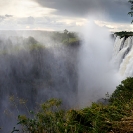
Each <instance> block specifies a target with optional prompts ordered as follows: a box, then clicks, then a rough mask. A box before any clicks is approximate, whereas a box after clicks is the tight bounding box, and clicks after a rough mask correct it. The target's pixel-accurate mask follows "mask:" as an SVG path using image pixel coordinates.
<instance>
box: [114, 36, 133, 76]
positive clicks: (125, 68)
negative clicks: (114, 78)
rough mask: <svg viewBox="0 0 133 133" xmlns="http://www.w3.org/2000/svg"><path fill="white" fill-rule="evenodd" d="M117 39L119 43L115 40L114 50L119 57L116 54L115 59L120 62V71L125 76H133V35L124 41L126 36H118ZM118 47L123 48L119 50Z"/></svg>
mask: <svg viewBox="0 0 133 133" xmlns="http://www.w3.org/2000/svg"><path fill="white" fill-rule="evenodd" d="M116 40H118V42H119V45H118V43H117V42H115V44H114V45H115V46H116V47H114V51H115V53H116V57H119V58H116V57H115V56H114V60H115V62H117V63H118V64H119V65H118V72H119V74H120V75H121V76H122V77H123V78H126V77H129V76H133V47H132V45H133V37H128V38H127V39H126V40H125V41H124V42H123V43H122V41H123V40H124V38H120V37H116ZM118 47H121V49H119V50H118Z"/></svg>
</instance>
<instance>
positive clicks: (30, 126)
mask: <svg viewBox="0 0 133 133" xmlns="http://www.w3.org/2000/svg"><path fill="white" fill-rule="evenodd" d="M107 99H108V100H109V104H108V105H104V104H102V103H92V105H91V106H90V107H86V108H83V109H72V110H68V111H66V110H62V109H61V108H60V104H61V101H60V100H56V99H51V100H49V101H47V102H46V103H43V104H41V105H40V108H39V109H38V110H37V112H30V113H31V117H27V116H25V115H20V116H18V125H20V127H19V130H18V129H17V128H15V127H14V129H13V131H12V133H13V132H21V133H22V132H24V133H131V132H133V127H132V124H133V112H132V110H133V106H132V104H133V78H132V77H129V78H127V79H126V80H124V81H122V82H121V84H120V85H119V86H118V87H117V88H116V90H115V91H114V93H113V94H112V95H111V96H109V95H107Z"/></svg>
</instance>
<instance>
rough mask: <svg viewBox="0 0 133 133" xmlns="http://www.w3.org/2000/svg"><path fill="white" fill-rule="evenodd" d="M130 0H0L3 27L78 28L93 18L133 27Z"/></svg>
mask: <svg viewBox="0 0 133 133" xmlns="http://www.w3.org/2000/svg"><path fill="white" fill-rule="evenodd" d="M129 11H130V3H128V0H0V29H3V30H6V29H7V30H8V29H12V30H13V29H34V30H60V31H62V30H64V29H68V30H72V31H78V30H80V29H81V28H82V26H83V25H84V24H85V23H86V22H87V21H89V20H90V18H93V19H94V22H95V23H96V24H98V25H100V26H104V27H107V28H109V29H110V30H112V31H119V30H132V29H133V24H132V25H131V20H132V18H131V17H130V16H129V15H127V14H128V12H129Z"/></svg>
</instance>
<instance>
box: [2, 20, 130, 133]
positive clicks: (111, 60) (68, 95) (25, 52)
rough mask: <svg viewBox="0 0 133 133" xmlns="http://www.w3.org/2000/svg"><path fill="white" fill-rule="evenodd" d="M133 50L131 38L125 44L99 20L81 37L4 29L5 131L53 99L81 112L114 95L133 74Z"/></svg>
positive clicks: (3, 128) (3, 85)
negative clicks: (132, 63) (101, 25)
mask: <svg viewBox="0 0 133 133" xmlns="http://www.w3.org/2000/svg"><path fill="white" fill-rule="evenodd" d="M131 47H132V42H131V40H130V38H125V39H124V41H123V40H122V38H120V37H119V36H117V37H116V36H115V35H112V34H111V33H110V32H108V31H107V30H106V29H104V28H101V27H99V26H97V25H96V24H94V23H93V22H90V23H89V24H88V25H87V26H86V28H85V29H84V30H83V32H81V33H80V34H76V33H71V32H70V33H69V32H68V31H67V30H65V31H64V32H62V33H61V32H45V31H0V75H1V76H0V112H1V116H0V127H1V131H2V133H7V132H10V131H11V130H12V128H13V127H14V125H15V124H16V123H17V116H18V115H21V114H27V115H28V112H29V111H30V110H36V111H37V109H38V106H39V105H40V104H41V103H43V102H45V101H46V100H49V99H51V98H57V99H61V100H62V103H63V104H62V108H64V109H70V108H77V109H79V108H82V107H85V106H90V105H91V103H92V102H99V101H100V100H101V99H102V98H105V94H106V93H109V94H112V93H113V91H114V90H115V88H116V86H117V85H118V84H119V83H120V81H121V80H122V79H124V78H126V77H127V76H131V75H132V73H131V72H130V73H131V74H126V73H128V72H127V71H128V70H129V69H128V68H127V69H126V67H127V66H126V65H128V62H129V61H128V62H126V57H127V58H128V59H129V57H128V56H130V55H131V51H132V50H131ZM128 54H130V55H128ZM130 57H132V56H130ZM122 62H123V63H124V64H125V65H121V64H122ZM130 62H131V61H130ZM120 65H121V66H120ZM128 67H129V66H128ZM123 69H124V70H125V69H126V71H125V74H123V75H122V74H121V73H120V71H122V72H123V71H124V70H123ZM130 70H131V69H130ZM103 102H104V101H103ZM5 123H6V124H5Z"/></svg>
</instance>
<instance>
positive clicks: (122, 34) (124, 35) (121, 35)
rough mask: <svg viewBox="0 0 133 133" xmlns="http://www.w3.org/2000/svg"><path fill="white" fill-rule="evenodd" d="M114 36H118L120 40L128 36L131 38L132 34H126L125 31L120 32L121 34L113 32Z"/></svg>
mask: <svg viewBox="0 0 133 133" xmlns="http://www.w3.org/2000/svg"><path fill="white" fill-rule="evenodd" d="M114 34H115V35H116V36H120V38H123V37H125V38H128V37H130V36H133V32H127V31H121V32H115V33H114Z"/></svg>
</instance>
